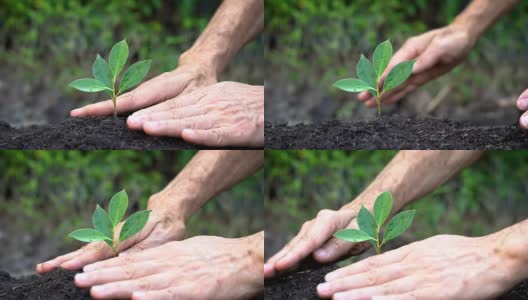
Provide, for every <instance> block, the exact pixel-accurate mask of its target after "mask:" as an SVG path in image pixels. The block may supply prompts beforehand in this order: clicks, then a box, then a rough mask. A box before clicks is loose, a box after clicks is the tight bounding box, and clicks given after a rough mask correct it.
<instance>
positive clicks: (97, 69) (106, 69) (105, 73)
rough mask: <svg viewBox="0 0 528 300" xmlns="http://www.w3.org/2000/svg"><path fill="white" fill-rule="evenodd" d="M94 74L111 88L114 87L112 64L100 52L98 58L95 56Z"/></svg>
mask: <svg viewBox="0 0 528 300" xmlns="http://www.w3.org/2000/svg"><path fill="white" fill-rule="evenodd" d="M93 75H94V78H95V79H97V80H99V81H100V82H102V83H103V84H104V85H105V86H106V87H108V88H109V89H112V80H113V78H112V76H113V75H112V69H110V65H108V63H107V62H106V61H105V60H104V59H103V58H102V57H101V56H100V55H99V54H97V58H95V62H94V64H93Z"/></svg>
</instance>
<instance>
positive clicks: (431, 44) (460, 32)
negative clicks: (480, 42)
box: [358, 25, 476, 108]
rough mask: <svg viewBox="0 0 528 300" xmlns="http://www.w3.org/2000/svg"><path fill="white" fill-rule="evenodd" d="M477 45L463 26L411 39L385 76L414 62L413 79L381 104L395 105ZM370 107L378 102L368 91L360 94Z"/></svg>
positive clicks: (392, 60) (437, 30) (390, 65)
mask: <svg viewBox="0 0 528 300" xmlns="http://www.w3.org/2000/svg"><path fill="white" fill-rule="evenodd" d="M475 43H476V39H475V38H473V37H472V35H470V34H469V33H468V32H467V31H466V30H465V29H464V27H462V26H456V25H450V26H446V27H443V28H439V29H435V30H432V31H429V32H426V33H424V34H422V35H419V36H416V37H412V38H410V39H408V40H407V41H406V42H405V44H404V45H403V46H402V47H401V49H400V50H398V51H397V52H396V53H395V54H394V56H393V57H392V59H391V61H390V63H389V66H388V67H387V69H386V70H385V73H384V74H383V76H382V80H384V79H385V77H386V76H387V74H388V73H389V71H390V70H391V69H392V68H393V67H394V66H396V65H397V64H399V63H401V62H403V61H407V60H412V59H415V60H416V63H415V65H414V68H413V72H412V75H411V77H410V78H409V79H408V80H407V81H406V82H405V83H403V84H402V85H400V86H399V87H397V88H395V89H393V90H391V91H390V92H388V93H387V94H384V95H383V96H382V97H381V101H382V103H385V104H393V103H396V102H398V101H399V100H400V99H401V98H402V97H403V96H405V95H407V94H409V93H411V92H412V91H414V90H416V89H417V88H418V87H419V86H421V85H423V84H425V83H427V82H429V81H431V80H433V79H435V78H437V77H439V76H440V75H443V74H445V73H447V72H448V71H450V70H451V69H453V68H454V67H455V66H456V65H458V64H459V63H460V62H461V61H463V60H464V59H465V58H466V56H467V55H468V53H469V52H470V51H471V48H473V46H474V45H475ZM358 99H359V100H360V101H361V102H365V105H366V106H367V107H370V108H373V107H376V101H375V100H374V98H373V97H372V95H371V94H370V93H368V92H362V93H360V94H359V95H358Z"/></svg>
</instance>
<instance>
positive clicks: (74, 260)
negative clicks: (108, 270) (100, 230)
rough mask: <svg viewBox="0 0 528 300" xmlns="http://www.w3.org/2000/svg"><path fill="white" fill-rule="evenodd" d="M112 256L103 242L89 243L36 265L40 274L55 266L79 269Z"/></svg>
mask: <svg viewBox="0 0 528 300" xmlns="http://www.w3.org/2000/svg"><path fill="white" fill-rule="evenodd" d="M111 256H112V250H111V249H110V247H108V245H107V244H106V243H104V242H97V243H90V244H88V245H86V246H84V247H82V248H81V249H79V250H77V251H75V252H71V253H68V254H66V255H63V256H59V257H56V258H54V259H52V260H50V261H47V262H44V263H42V264H39V265H37V268H36V269H37V272H38V273H40V274H43V273H46V272H49V271H52V270H53V269H55V268H58V267H60V268H63V269H66V270H80V269H82V268H83V267H84V266H85V265H87V264H90V263H92V262H95V261H98V260H102V259H105V258H108V257H111Z"/></svg>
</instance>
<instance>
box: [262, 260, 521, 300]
mask: <svg viewBox="0 0 528 300" xmlns="http://www.w3.org/2000/svg"><path fill="white" fill-rule="evenodd" d="M337 268H338V267H337V266H336V265H327V266H310V267H309V268H305V269H304V270H300V271H297V272H294V273H288V274H283V275H281V276H280V277H278V278H275V279H271V280H266V282H265V286H266V290H265V292H264V297H265V299H266V300H274V299H277V300H279V299H299V300H308V299H319V298H318V297H317V291H316V288H317V285H318V284H319V283H322V282H324V276H325V275H326V274H328V273H329V272H331V271H333V270H335V269H337ZM498 299H499V300H525V299H526V300H528V282H526V281H525V282H522V283H520V284H518V285H517V286H516V287H514V288H513V289H512V290H511V291H509V292H508V293H506V294H504V295H503V296H501V297H499V298H498Z"/></svg>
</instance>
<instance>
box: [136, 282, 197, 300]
mask: <svg viewBox="0 0 528 300" xmlns="http://www.w3.org/2000/svg"><path fill="white" fill-rule="evenodd" d="M165 299H206V297H204V295H200V292H199V291H196V286H195V285H192V284H183V285H182V284H179V285H178V286H177V287H171V288H168V289H161V290H155V291H138V292H134V293H132V300H165Z"/></svg>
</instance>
